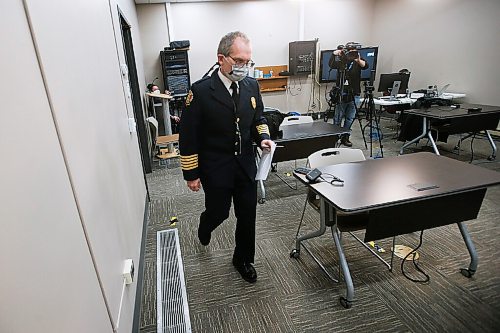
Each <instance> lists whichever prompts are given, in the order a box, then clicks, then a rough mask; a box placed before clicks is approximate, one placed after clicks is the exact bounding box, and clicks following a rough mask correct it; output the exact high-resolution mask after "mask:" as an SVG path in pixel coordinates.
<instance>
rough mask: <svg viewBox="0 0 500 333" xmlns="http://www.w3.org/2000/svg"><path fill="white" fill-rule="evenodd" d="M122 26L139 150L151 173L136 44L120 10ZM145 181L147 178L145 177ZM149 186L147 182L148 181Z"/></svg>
mask: <svg viewBox="0 0 500 333" xmlns="http://www.w3.org/2000/svg"><path fill="white" fill-rule="evenodd" d="M119 16H120V26H121V29H122V39H123V49H124V51H125V61H126V63H127V67H128V79H129V83H130V93H131V96H132V106H133V109H134V116H135V121H136V124H137V136H138V139H139V150H140V152H141V160H142V167H143V172H144V174H146V173H151V172H152V168H151V159H150V158H149V148H148V137H147V132H146V125H145V124H146V122H145V119H144V113H143V110H142V99H141V90H140V88H139V81H138V79H137V68H136V67H135V56H134V45H133V43H132V31H131V26H130V24H128V23H127V21H126V20H125V18H124V17H123V15H122V14H121V13H120V12H119ZM144 181H146V179H145V178H144ZM146 186H147V183H146Z"/></svg>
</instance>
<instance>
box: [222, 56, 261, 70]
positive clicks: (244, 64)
mask: <svg viewBox="0 0 500 333" xmlns="http://www.w3.org/2000/svg"><path fill="white" fill-rule="evenodd" d="M224 57H226V56H224ZM226 58H231V60H232V61H233V62H234V65H235V66H236V67H239V68H243V67H253V66H254V65H255V62H253V60H251V59H250V60H247V61H245V60H241V59H234V58H233V57H231V56H230V55H228V56H227V57H226Z"/></svg>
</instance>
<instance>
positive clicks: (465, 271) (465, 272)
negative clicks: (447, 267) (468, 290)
mask: <svg viewBox="0 0 500 333" xmlns="http://www.w3.org/2000/svg"><path fill="white" fill-rule="evenodd" d="M460 273H462V275H463V276H465V277H466V278H469V279H470V278H471V277H472V276H473V275H474V273H475V271H473V270H470V269H465V268H461V269H460Z"/></svg>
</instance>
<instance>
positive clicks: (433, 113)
mask: <svg viewBox="0 0 500 333" xmlns="http://www.w3.org/2000/svg"><path fill="white" fill-rule="evenodd" d="M471 107H479V108H482V110H481V111H480V112H474V113H469V112H468V111H467V109H468V108H471ZM404 112H405V113H407V114H410V115H415V116H419V117H422V133H421V134H420V135H419V136H417V137H416V138H414V139H413V140H411V141H409V142H406V143H405V144H403V146H402V147H401V150H400V151H399V153H400V154H403V150H404V149H405V148H406V147H408V146H409V145H411V144H413V143H416V142H418V141H419V140H420V139H422V138H424V137H426V136H427V137H428V138H429V141H430V142H431V144H432V148H433V149H434V152H435V153H436V154H437V155H439V151H438V149H437V146H436V142H435V141H434V138H433V137H432V135H431V126H432V124H433V123H435V122H436V121H439V120H441V121H443V124H441V125H440V126H439V129H441V130H443V131H446V133H448V134H459V133H467V132H480V131H485V133H486V136H487V137H488V141H489V142H490V145H491V148H492V150H493V152H492V154H491V156H490V157H489V158H488V159H490V160H493V159H495V157H496V151H497V147H496V145H495V142H494V141H493V139H492V138H491V135H490V133H489V132H488V130H494V129H496V128H497V126H498V120H499V119H500V107H498V106H490V105H479V104H462V105H461V107H460V108H457V109H452V108H451V107H449V106H433V107H430V108H427V109H412V110H405V111H404Z"/></svg>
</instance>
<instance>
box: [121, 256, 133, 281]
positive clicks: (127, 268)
mask: <svg viewBox="0 0 500 333" xmlns="http://www.w3.org/2000/svg"><path fill="white" fill-rule="evenodd" d="M123 277H124V278H125V284H131V283H132V282H134V261H133V260H132V259H127V260H125V264H124V265H123Z"/></svg>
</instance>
